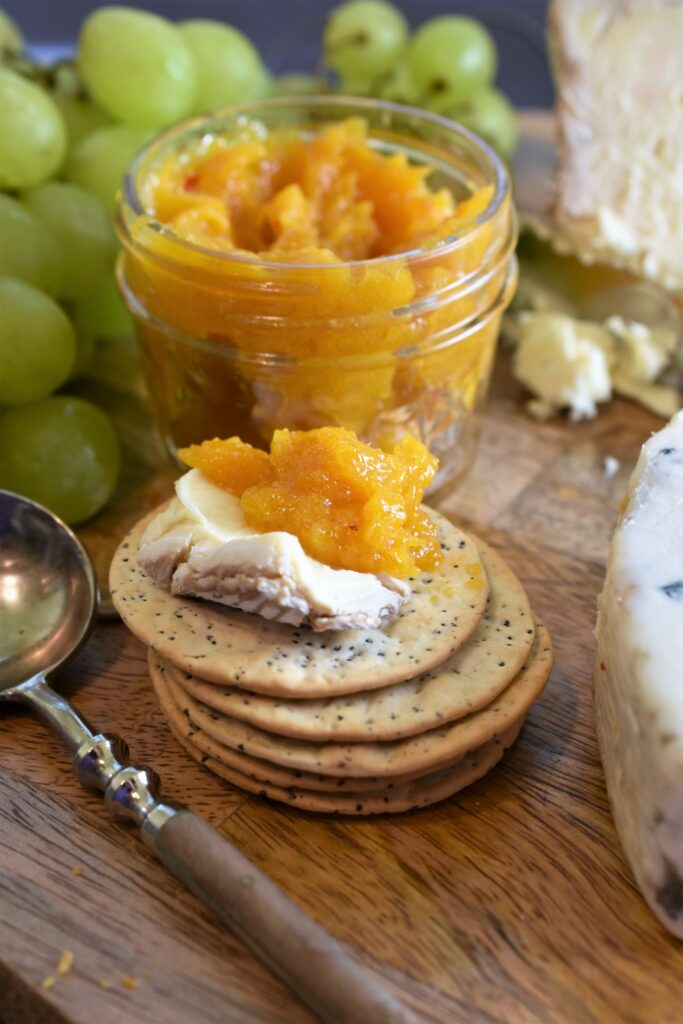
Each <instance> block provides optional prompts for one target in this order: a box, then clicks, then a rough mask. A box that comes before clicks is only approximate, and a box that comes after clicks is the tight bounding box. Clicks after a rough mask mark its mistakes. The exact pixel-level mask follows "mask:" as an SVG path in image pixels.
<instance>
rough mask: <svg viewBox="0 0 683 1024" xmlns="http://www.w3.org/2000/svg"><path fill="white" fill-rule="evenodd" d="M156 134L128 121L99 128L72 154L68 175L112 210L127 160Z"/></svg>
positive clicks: (87, 136)
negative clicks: (127, 122)
mask: <svg viewBox="0 0 683 1024" xmlns="http://www.w3.org/2000/svg"><path fill="white" fill-rule="evenodd" d="M153 134H154V129H151V128H139V127H137V126H133V125H126V124H113V125H110V126H108V127H105V128H98V129H97V131H94V132H92V133H91V134H90V135H86V137H85V138H84V139H82V140H81V141H80V142H79V143H78V145H77V146H76V147H75V149H74V150H73V152H72V153H70V154H69V158H68V160H67V162H66V177H67V179H68V180H69V181H70V182H72V183H73V184H74V185H80V187H81V188H84V189H86V191H87V192H91V193H92V194H93V195H94V196H97V198H98V199H99V200H100V202H101V203H102V204H103V205H104V207H105V209H106V210H107V211H108V212H109V213H110V214H113V212H114V208H115V205H116V193H117V192H118V190H119V188H120V187H121V182H122V180H123V176H124V174H125V172H126V169H127V167H128V164H129V163H130V162H131V160H132V159H133V157H134V156H135V154H136V153H137V152H138V150H139V149H141V148H142V147H143V146H144V144H145V143H146V142H147V141H148V140H149V139H150V138H151V136H152V135H153Z"/></svg>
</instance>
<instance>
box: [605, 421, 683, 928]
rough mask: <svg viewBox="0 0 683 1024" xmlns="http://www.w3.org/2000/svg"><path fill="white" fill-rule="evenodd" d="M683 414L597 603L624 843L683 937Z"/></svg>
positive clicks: (665, 434) (650, 465) (642, 484)
mask: <svg viewBox="0 0 683 1024" xmlns="http://www.w3.org/2000/svg"><path fill="white" fill-rule="evenodd" d="M682 525H683V413H678V414H677V415H676V416H675V417H674V418H673V419H672V420H671V422H670V423H669V424H668V425H667V426H666V427H665V428H664V429H663V430H661V431H660V432H659V433H657V434H655V435H654V436H653V437H652V438H651V439H650V440H649V441H648V442H647V443H646V444H645V445H644V446H643V449H642V453H641V455H640V458H639V460H638V463H637V465H636V468H635V470H634V472H633V475H632V477H631V481H630V484H629V490H628V494H627V496H626V499H625V504H624V507H623V511H622V515H621V519H620V521H619V524H618V526H617V529H616V532H615V534H614V537H613V539H612V543H611V547H610V553H609V560H608V563H607V574H606V578H605V585H604V589H603V592H602V594H601V596H600V599H599V603H598V620H597V627H596V640H597V648H596V661H595V673H594V689H595V717H596V726H597V733H598V741H599V744H600V753H601V756H602V761H603V765H604V768H605V776H606V779H607V788H608V792H609V797H610V803H611V805H612V811H613V814H614V818H615V821H616V825H617V829H618V831H619V836H620V838H621V842H622V845H623V847H624V850H625V852H626V855H627V857H628V859H629V861H630V864H631V867H632V868H633V872H634V874H635V876H636V879H637V881H638V884H639V886H640V888H641V890H642V892H643V894H644V896H645V898H646V899H647V901H648V903H649V904H650V906H651V907H652V909H653V911H654V912H655V914H656V915H657V917H658V918H659V919H660V920H661V921H662V922H663V924H664V925H665V926H666V927H667V928H668V929H669V930H670V931H671V932H673V934H674V935H677V936H678V937H679V938H683V529H681V527H682Z"/></svg>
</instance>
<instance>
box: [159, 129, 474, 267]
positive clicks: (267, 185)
mask: <svg viewBox="0 0 683 1024" xmlns="http://www.w3.org/2000/svg"><path fill="white" fill-rule="evenodd" d="M429 173H430V168H429V167H425V166H423V165H415V164H411V163H410V162H409V161H408V158H407V156H406V155H405V153H394V154H392V155H390V156H385V155H384V154H382V153H379V152H377V150H375V149H373V148H372V147H371V146H370V145H369V143H368V137H367V124H366V123H365V122H364V121H362V120H360V119H358V118H352V119H349V120H346V121H342V122H340V123H339V124H333V125H328V126H327V127H324V128H323V129H322V130H321V131H320V133H319V134H318V135H315V136H313V137H312V138H302V137H301V136H300V135H297V133H296V132H294V131H291V130H290V131H286V130H281V131H278V132H275V133H271V134H269V135H266V136H265V137H259V135H258V134H256V136H255V137H250V133H249V132H247V133H246V137H245V138H244V139H243V140H242V141H229V140H228V139H226V138H221V137H220V136H219V137H217V138H214V139H212V140H211V142H210V143H209V144H208V145H207V146H206V147H204V148H203V149H202V150H201V151H200V152H195V153H190V154H188V155H187V157H186V158H185V159H182V160H181V159H179V158H178V156H177V155H175V154H173V155H169V156H167V157H166V159H165V160H164V161H163V162H162V164H161V165H160V167H159V168H158V169H157V171H156V172H155V173H154V175H152V176H151V177H150V178H149V180H148V181H147V183H146V185H145V188H144V190H143V195H142V198H143V202H144V203H145V206H146V207H147V209H149V210H150V212H151V213H153V214H154V216H155V217H157V218H158V220H160V221H161V222H162V223H164V224H167V225H168V226H169V227H170V228H172V229H173V231H174V233H175V234H176V235H178V236H179V237H181V238H184V239H186V240H187V241H189V242H194V243H195V244H196V245H200V246H203V247H206V248H210V249H215V250H218V251H222V252H236V253H241V254H243V255H246V254H256V255H257V256H259V257H261V258H262V259H268V260H283V261H288V262H292V263H309V264H310V263H313V264H315V263H335V262H337V263H341V262H346V261H349V260H368V259H373V258H375V257H379V256H390V255H393V254H394V253H399V252H404V251H406V250H407V249H414V248H415V247H417V246H422V245H425V244H426V245H430V244H434V243H435V242H437V241H439V240H440V239H443V238H445V237H447V236H448V235H452V234H453V233H454V232H455V231H457V230H458V228H461V227H463V226H464V225H465V224H466V223H468V222H469V221H472V220H473V219H474V218H475V217H476V216H477V214H479V213H481V212H482V210H484V209H485V208H486V206H487V205H488V203H489V202H490V199H491V194H492V191H493V190H492V188H491V186H486V187H485V188H483V189H481V190H480V191H479V192H478V193H476V194H475V195H474V196H472V197H470V198H468V199H466V200H464V201H463V202H461V203H457V202H456V201H455V199H454V197H453V194H452V193H451V192H449V190H448V189H446V188H440V189H437V190H432V189H430V187H429V185H428V182H427V178H428V176H429ZM380 283H381V282H380V281H379V280H378V281H377V282H376V286H377V287H379V286H380Z"/></svg>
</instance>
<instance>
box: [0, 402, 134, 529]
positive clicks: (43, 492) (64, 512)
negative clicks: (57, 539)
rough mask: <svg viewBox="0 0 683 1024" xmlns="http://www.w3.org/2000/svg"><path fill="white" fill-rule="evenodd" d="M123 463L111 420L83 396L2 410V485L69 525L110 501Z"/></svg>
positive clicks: (78, 521)
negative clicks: (50, 511) (41, 506)
mask: <svg viewBox="0 0 683 1024" xmlns="http://www.w3.org/2000/svg"><path fill="white" fill-rule="evenodd" d="M120 463H121V454H120V450H119V442H118V438H117V437H116V434H115V433H114V428H113V427H112V425H111V421H110V420H109V418H108V417H107V416H106V415H105V414H104V413H103V412H102V411H101V410H100V409H97V408H96V407H95V406H94V405H92V404H91V403H90V402H86V401H84V400H83V399H81V398H70V397H69V396H68V395H55V396H54V397H52V398H46V399H44V400H43V401H42V402H35V403H33V404H31V405H23V406H21V407H20V408H17V409H8V410H7V411H5V413H4V414H2V415H0V486H2V487H6V488H7V489H8V490H10V491H16V492H17V493H18V494H25V495H26V496H27V497H28V498H32V499H33V500H34V501H38V502H40V504H41V505H45V506H46V507H47V508H49V509H51V510H52V511H53V512H55V513H56V514H57V515H58V516H60V517H61V518H62V519H63V520H64V521H65V522H67V523H69V524H71V525H73V524H75V523H81V522H83V520H84V519H89V518H90V516H93V515H94V514H95V513H96V512H99V510H100V509H101V508H103V507H104V505H106V503H107V502H108V501H109V499H110V498H111V496H112V494H113V493H114V489H115V487H116V482H117V479H118V475H119V468H120Z"/></svg>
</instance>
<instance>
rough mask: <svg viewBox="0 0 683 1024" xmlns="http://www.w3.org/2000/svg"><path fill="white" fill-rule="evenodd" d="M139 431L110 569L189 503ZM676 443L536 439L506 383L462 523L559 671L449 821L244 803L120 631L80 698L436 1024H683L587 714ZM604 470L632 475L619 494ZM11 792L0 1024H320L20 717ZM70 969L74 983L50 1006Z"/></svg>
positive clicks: (501, 378) (104, 547) (644, 417)
mask: <svg viewBox="0 0 683 1024" xmlns="http://www.w3.org/2000/svg"><path fill="white" fill-rule="evenodd" d="M103 400H104V399H103ZM118 410H119V421H120V422H124V423H125V431H126V437H127V446H128V449H129V454H130V453H134V457H133V455H132V454H131V455H130V458H129V466H131V467H132V468H131V473H132V474H133V479H134V484H135V486H134V488H133V494H134V497H133V498H130V497H129V498H127V499H123V500H122V501H121V502H119V505H118V507H114V508H113V509H112V510H111V511H109V512H108V513H106V514H105V515H104V516H103V517H101V519H100V520H99V521H98V522H96V523H95V524H93V525H92V526H90V527H88V529H86V530H84V531H83V534H84V537H85V540H86V542H87V543H88V544H89V546H90V547H91V550H92V551H93V554H94V555H95V557H96V559H98V561H99V562H100V564H102V565H104V564H105V563H106V561H107V559H108V557H109V553H110V551H111V547H112V544H113V542H114V539H115V537H117V536H119V535H120V534H121V533H122V532H123V529H124V528H125V522H126V520H127V519H130V518H131V517H133V516H135V515H137V514H139V513H140V511H141V510H142V508H143V507H149V506H151V505H153V504H155V503H156V502H157V501H158V500H159V499H160V498H161V497H162V496H163V494H164V493H165V488H167V487H168V482H169V479H170V476H169V474H167V473H164V472H163V471H160V470H159V469H158V461H157V457H156V456H155V455H154V454H150V453H153V449H152V448H151V447H150V444H149V443H147V445H143V444H140V437H141V436H143V435H145V432H146V431H147V430H148V427H147V425H146V423H145V420H144V415H143V414H142V413H141V411H140V407H139V405H138V404H137V403H136V402H135V401H134V400H130V401H129V402H128V404H127V405H126V404H125V403H123V404H122V403H121V400H120V399H119V402H118ZM660 425H661V422H660V421H658V420H657V419H656V418H655V417H653V416H651V415H649V414H647V413H646V412H644V411H643V410H641V409H639V408H638V407H636V406H634V405H632V404H630V403H627V402H620V401H617V402H614V403H613V404H612V405H611V406H610V407H609V408H607V409H605V410H604V411H603V412H601V414H600V416H599V418H598V419H597V420H595V421H593V422H590V423H584V424H578V425H571V424H567V423H566V422H562V421H559V420H557V421H553V422H550V423H545V424H540V423H536V422H533V421H532V420H530V419H529V418H528V417H527V416H526V415H525V413H524V412H523V408H522V401H521V396H520V394H519V392H518V390H517V388H516V386H515V385H514V384H513V382H512V381H511V379H510V375H509V372H508V370H507V368H506V366H505V364H504V362H502V363H501V364H500V365H499V369H498V374H497V379H496V381H495V382H494V393H493V397H492V400H491V402H490V405H489V411H488V413H487V414H486V416H485V417H484V421H483V434H482V441H481V446H480V452H479V458H478V460H477V462H476V465H475V467H474V470H473V472H472V474H471V476H470V478H469V481H468V483H467V484H466V486H465V487H464V488H463V490H462V491H461V492H460V493H459V494H457V495H456V496H455V497H453V498H451V499H450V500H448V501H447V502H445V503H444V505H443V510H444V511H446V512H447V513H449V514H451V515H453V516H455V517H457V518H458V519H459V520H460V521H463V522H464V523H466V524H470V525H471V526H472V527H474V528H475V529H476V530H477V531H478V532H480V533H481V534H482V535H483V536H484V537H485V538H486V539H487V540H488V541H489V542H490V543H492V544H494V545H495V546H496V547H498V548H499V549H500V550H501V551H502V552H503V553H504V554H505V556H506V557H507V558H508V559H509V561H510V563H511V565H512V566H513V568H514V569H515V570H516V571H517V572H518V573H519V575H520V577H521V578H522V580H523V581H524V582H525V584H526V586H527V587H528V590H529V593H530V595H531V598H532V601H533V603H534V605H535V607H536V608H537V609H538V612H539V613H540V615H541V616H542V617H543V618H544V620H545V621H546V623H547V624H548V626H549V628H550V630H551V633H552V636H553V640H554V643H555V649H556V663H555V670H554V672H553V676H552V681H551V683H550V685H549V687H548V689H547V691H546V693H545V694H544V696H543V697H542V699H541V700H540V701H539V702H538V704H537V705H536V706H535V707H534V708H533V710H532V712H531V714H530V716H529V720H528V723H527V725H526V726H525V728H524V730H523V732H522V735H521V738H520V740H519V741H518V742H517V744H516V745H515V746H514V748H513V749H512V750H511V751H510V753H509V754H508V755H507V757H506V759H505V761H504V762H503V763H502V764H501V765H500V766H499V767H498V768H497V769H496V770H495V771H494V772H492V774H491V775H490V776H489V777H487V778H486V779H485V780H483V781H481V782H480V783H477V784H476V785H474V786H473V787H471V788H470V789H468V790H466V791H464V792H463V793H461V794H459V795H458V796H457V797H455V798H453V799H451V800H448V801H446V802H445V803H443V804H441V805H439V806H436V807H434V808H431V809H428V810H425V811H421V812H417V813H414V814H409V815H404V816H400V815H398V816H392V817H386V818H377V819H367V820H363V819H352V820H346V821H345V820H340V819H339V818H332V817H324V816H323V817H309V816H306V815H305V814H303V813H301V812H298V811H295V810H289V809H287V808H285V807H280V806H278V805H276V804H270V803H268V802H266V801H264V800H261V799H257V798H254V797H251V796H245V795H243V794H241V793H240V792H238V791H236V790H234V789H232V788H231V787H230V786H228V785H227V784H225V783H223V782H221V781H220V780H219V779H217V778H215V777H214V776H212V775H211V774H209V773H208V772H207V771H205V770H203V769H200V768H199V767H198V766H197V765H196V764H195V763H194V761H192V760H190V759H189V758H188V757H187V756H186V755H185V754H184V753H183V751H182V750H180V749H179V748H178V746H177V744H176V743H175V741H174V740H173V738H172V737H171V735H170V733H169V731H168V729H167V727H166V725H165V724H164V720H163V718H162V716H161V713H160V711H159V710H158V708H157V706H156V702H155V699H154V696H153V694H152V691H151V687H150V685H149V684H148V682H147V679H146V672H145V663H144V652H143V649H142V646H141V645H140V644H139V643H138V642H137V641H136V640H134V639H133V638H132V637H131V636H130V635H129V634H128V633H127V632H126V630H125V629H124V627H123V626H122V625H121V624H119V623H114V622H112V623H105V624H102V625H100V626H99V627H98V628H97V630H96V632H95V635H94V636H93V637H92V639H91V641H90V643H89V644H88V646H87V648H86V649H85V650H84V651H83V653H82V654H81V655H80V656H79V658H78V659H77V660H76V661H75V662H74V663H73V664H72V665H71V666H70V667H68V668H67V669H66V670H65V671H64V672H63V673H62V676H61V678H60V680H59V685H60V687H61V688H62V689H63V691H64V692H65V693H67V694H68V695H69V696H71V697H73V698H74V700H75V701H76V702H77V704H78V706H79V708H80V709H81V710H82V711H83V712H84V713H85V715H86V716H87V717H89V718H90V719H91V721H93V722H94V723H96V724H97V726H98V728H100V729H102V730H108V731H116V732H119V733H120V734H121V735H123V736H124V737H126V739H127V740H128V741H129V743H130V746H131V752H132V756H133V758H135V760H136V761H138V762H145V763H149V764H151V765H152V766H153V767H154V768H155V769H156V770H157V771H158V772H159V774H160V775H161V777H162V780H163V782H164V784H165V792H166V794H167V795H169V796H171V797H175V798H177V799H180V800H182V801H184V802H185V803H187V804H188V805H189V806H190V807H191V808H192V809H193V810H195V811H197V812H198V813H200V814H203V815H204V816H205V817H206V818H207V819H208V820H209V821H210V822H212V823H213V824H214V825H216V826H217V827H218V828H220V829H221V830H222V831H223V832H224V833H225V834H226V835H227V836H228V837H229V838H230V839H231V840H232V841H233V842H234V843H235V844H236V845H237V846H238V847H239V848H240V849H241V850H242V851H244V852H245V853H246V854H248V855H249V856H250V857H252V858H253V859H254V861H255V862H256V863H257V864H259V865H260V866H261V867H262V868H263V869H264V870H265V871H267V872H268V873H269V874H270V875H271V876H272V877H273V878H275V879H276V880H277V881H278V882H279V883H280V884H281V885H282V887H283V888H284V889H285V890H286V891H287V892H288V893H289V894H290V895H291V896H292V898H293V899H294V900H296V901H297V902H298V903H299V904H300V905H301V906H302V907H304V908H305V909H306V910H307V911H308V912H309V913H310V914H312V915H313V916H314V917H315V918H316V919H317V920H318V921H320V922H321V923H322V924H323V925H324V926H325V927H326V928H328V929H329V931H330V932H332V933H333V934H334V935H335V936H337V937H338V938H340V939H341V940H342V941H344V942H346V943H348V945H349V947H350V949H351V950H352V952H353V953H354V955H356V956H358V957H359V958H362V959H363V960H365V961H367V962H369V963H370V964H371V965H373V966H374V967H375V968H376V969H377V971H378V972H379V973H380V974H381V975H382V976H383V977H384V979H385V980H386V982H387V984H388V985H389V986H391V987H393V988H394V989H395V990H396V991H397V992H399V993H400V994H401V995H402V996H403V997H404V998H405V1000H406V1002H407V1003H408V1004H409V1005H410V1006H411V1007H412V1008H413V1010H414V1011H415V1012H416V1014H417V1016H418V1019H419V1020H423V1021H426V1022H434V1024H436V1022H438V1024H458V1022H463V1024H554V1022H562V1024H589V1022H600V1024H605V1022H606V1024H610V1022H615V1024H617V1022H618V1024H631V1022H632V1024H636V1022H637V1024H641V1022H648V1024H649V1022H657V1024H665V1022H671V1024H680V1021H681V1019H682V1012H683V1011H681V1005H682V1003H681V998H682V997H683V947H681V946H680V944H678V943H677V942H675V941H674V940H673V939H671V938H670V937H669V936H668V935H667V934H666V933H665V932H664V931H663V930H662V928H661V927H660V926H659V924H658V923H657V922H656V920H655V919H654V918H653V917H652V915H651V914H650V912H649V910H648V909H647V907H646V906H645V904H644V903H643V901H642V899H641V897H640V895H639V893H638V891H637V890H636V888H635V885H634V881H633V878H632V876H631V873H630V870H629V868H628V866H627V865H626V863H625V861H624V858H623V855H622V853H621V850H620V847H619V843H618V840H617V837H616V834H615V831H614V827H613V824H612V819H611V817H610V813H609V807H608V803H607V797H606V794H605V788H604V781H603V774H602V769H601V766H600V762H599V759H598V754H597V749H596V743H595V736H594V731H593V722H592V711H591V660H592V649H593V639H592V632H591V631H592V627H593V621H594V612H595V599H596V595H597V593H598V590H599V588H600V585H601V578H602V573H603V563H604V559H605V555H606V550H607V543H608V540H609V536H610V533H611V529H612V526H613V522H614V518H615V513H616V509H617V505H618V502H619V499H620V497H621V495H622V493H623V491H624V488H625V483H626V479H627V476H628V473H629V471H630V468H631V466H632V464H633V462H634V460H635V457H636V455H637V452H638V448H639V446H640V444H641V443H642V441H643V440H644V439H645V438H646V437H647V436H648V434H649V432H650V431H651V430H653V429H657V428H658V427H659V426H660ZM146 436H148V435H146ZM607 456H613V457H616V458H617V459H619V460H620V463H621V468H620V469H619V471H618V472H617V473H616V475H615V476H613V477H611V478H609V477H608V476H607V475H606V474H605V470H604V460H605V458H606V457H607ZM0 769H1V771H0V1007H1V1009H0V1019H2V1020H3V1024H33V1022H50V1024H52V1022H61V1024H64V1022H68V1024H92V1021H93V1020H96V1021H97V1024H219V1022H220V1024H225V1022H231V1024H232V1022H239V1024H241V1022H245V1024H246V1022H249V1024H298V1022H301V1024H303V1022H305V1021H310V1020H311V1019H312V1018H311V1017H310V1015H309V1014H308V1013H307V1012H306V1011H305V1010H304V1009H302V1007H301V1006H299V1005H298V1004H297V1003H296V1002H295V1000H294V999H293V998H292V997H291V996H290V995H289V994H288V992H287V991H286V990H285V989H284V987H283V986H282V985H281V984H280V983H279V982H277V981H275V980H274V979H273V978H272V977H271V976H270V975H269V974H268V973H267V971H265V970H264V969H263V968H262V967H261V966H260V965H259V964H258V963H257V962H256V961H255V960H254V959H253V957H252V956H251V955H250V954H249V953H248V952H247V951H246V950H245V948H244V947H243V946H242V945H241V943H240V942H239V941H238V940H237V939H235V938H234V937H233V936H232V935H231V934H230V933H229V932H228V931H227V930H226V929H224V928H223V927H221V926H219V925H218V924H216V922H215V921H214V920H213V919H212V918H211V916H210V915H209V914H208V912H207V911H205V910H204V908H203V907H202V906H201V905H200V904H199V903H198V902H197V901H196V900H195V899H194V898H193V897H192V896H190V895H188V894H187V893H186V892H185V891H184V889H183V888H181V886H180V885H179V883H178V882H176V881H175V880H174V879H173V878H172V877H171V876H169V875H168V874H167V873H166V872H165V871H164V869H163V868H162V867H161V866H160V865H158V864H157V863H156V862H155V861H153V860H152V858H151V857H150V856H149V855H148V854H147V852H146V851H145V850H144V848H143V847H142V845H141V844H140V842H139V841H138V839H137V836H136V835H135V834H134V833H133V832H131V831H129V830H127V829H125V828H123V827H121V826H118V825H116V824H114V823H113V822H111V821H110V820H109V818H108V817H107V815H106V813H105V811H104V809H103V807H102V806H101V803H100V801H99V799H98V798H97V797H95V796H93V795H89V794H87V793H85V792H84V791H83V790H82V789H80V788H79V786H78V784H77V783H76V781H75V779H74V778H73V777H72V775H71V769H70V766H69V763H68V759H67V758H65V756H64V752H63V750H61V749H60V748H59V746H58V744H57V743H56V741H54V740H53V739H52V737H51V736H50V735H49V734H48V733H47V732H46V730H45V728H44V727H43V726H42V725H41V724H40V723H39V722H37V721H35V720H34V719H32V718H31V717H29V715H28V714H26V713H25V712H24V711H22V710H21V709H11V710H9V711H8V712H7V713H4V712H3V715H2V717H1V718H0ZM65 950H69V951H71V952H72V953H73V967H72V969H71V972H70V973H69V974H68V975H67V976H65V977H59V976H57V980H56V982H55V984H54V986H53V987H51V988H47V989H46V988H45V987H43V984H44V980H45V979H46V978H48V977H49V976H54V975H55V969H56V966H57V963H58V960H59V958H60V955H61V954H62V952H64V951H65ZM48 984H49V983H48ZM359 1024H362V1022H359Z"/></svg>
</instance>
